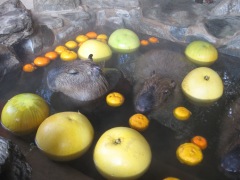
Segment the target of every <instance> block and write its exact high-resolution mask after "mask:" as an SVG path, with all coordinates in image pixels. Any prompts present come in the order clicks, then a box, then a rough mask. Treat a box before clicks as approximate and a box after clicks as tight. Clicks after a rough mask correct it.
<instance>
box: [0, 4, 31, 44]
mask: <svg viewBox="0 0 240 180" xmlns="http://www.w3.org/2000/svg"><path fill="white" fill-rule="evenodd" d="M32 32H33V29H32V16H31V12H30V11H28V10H27V9H26V8H25V7H24V6H23V5H22V4H21V2H20V1H18V0H10V1H6V2H5V3H3V4H1V5H0V43H2V44H5V45H7V46H10V45H12V44H15V43H16V42H19V41H20V40H22V39H24V38H26V37H27V36H29V35H31V34H32Z"/></svg>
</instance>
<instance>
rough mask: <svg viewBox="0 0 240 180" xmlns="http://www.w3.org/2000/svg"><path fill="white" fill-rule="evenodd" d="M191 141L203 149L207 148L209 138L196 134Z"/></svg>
mask: <svg viewBox="0 0 240 180" xmlns="http://www.w3.org/2000/svg"><path fill="white" fill-rule="evenodd" d="M191 142H192V143H194V144H196V145H197V146H198V147H200V148H201V149H202V150H204V149H206V148H207V140H206V138H204V137H203V136H194V137H193V138H192V139H191Z"/></svg>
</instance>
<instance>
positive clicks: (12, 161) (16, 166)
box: [0, 137, 32, 180]
mask: <svg viewBox="0 0 240 180" xmlns="http://www.w3.org/2000/svg"><path fill="white" fill-rule="evenodd" d="M31 171H32V169H31V167H30V165H29V164H28V163H27V162H26V160H25V156H24V155H23V154H22V152H21V151H20V149H19V147H18V146H17V145H15V144H14V143H13V142H12V141H10V140H8V139H5V138H3V137H0V178H1V179H8V180H19V179H21V180H30V179H31Z"/></svg>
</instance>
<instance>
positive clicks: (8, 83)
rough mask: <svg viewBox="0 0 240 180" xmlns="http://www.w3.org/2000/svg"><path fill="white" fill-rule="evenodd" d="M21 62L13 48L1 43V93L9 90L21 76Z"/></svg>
mask: <svg viewBox="0 0 240 180" xmlns="http://www.w3.org/2000/svg"><path fill="white" fill-rule="evenodd" d="M20 69H21V64H20V62H19V60H18V59H17V57H16V56H15V54H14V52H12V50H11V49H10V48H8V47H6V46H4V45H1V44H0V86H1V88H0V93H2V91H3V92H4V91H7V90H8V89H9V88H11V87H12V85H13V84H14V83H16V80H17V79H18V78H19V74H20Z"/></svg>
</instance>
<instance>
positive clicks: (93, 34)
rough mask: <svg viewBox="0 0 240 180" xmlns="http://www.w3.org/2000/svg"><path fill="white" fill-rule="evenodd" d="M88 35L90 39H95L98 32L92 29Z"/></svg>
mask: <svg viewBox="0 0 240 180" xmlns="http://www.w3.org/2000/svg"><path fill="white" fill-rule="evenodd" d="M86 36H87V37H88V38H90V39H95V38H97V33H95V32H94V31H90V32H88V33H87V34H86Z"/></svg>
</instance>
